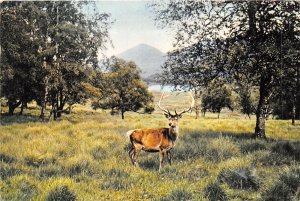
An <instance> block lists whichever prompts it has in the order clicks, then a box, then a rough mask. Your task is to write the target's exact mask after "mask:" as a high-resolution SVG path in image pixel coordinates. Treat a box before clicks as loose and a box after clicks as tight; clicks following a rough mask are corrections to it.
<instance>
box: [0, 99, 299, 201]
mask: <svg viewBox="0 0 300 201" xmlns="http://www.w3.org/2000/svg"><path fill="white" fill-rule="evenodd" d="M156 100H157V96H156ZM172 103H173V104H175V102H172ZM168 104H170V105H171V103H168ZM176 104H178V103H176ZM30 113H32V111H30ZM27 115H28V113H26V111H25V116H13V117H6V116H2V117H1V123H2V124H3V125H2V126H1V127H0V142H1V144H0V168H1V171H0V176H1V180H0V200H276V197H277V198H278V200H279V198H280V199H282V198H284V199H290V200H292V199H294V200H296V199H297V197H296V196H297V195H296V191H297V188H299V182H298V183H297V182H296V184H294V183H295V182H294V183H290V182H291V181H300V178H299V177H300V170H299V161H300V140H299V139H300V125H299V124H297V125H296V126H291V125H290V122H289V121H284V120H268V121H267V127H266V128H267V137H268V138H269V140H267V141H264V140H258V139H253V138H251V134H252V133H253V130H254V126H255V119H254V118H252V119H251V120H249V119H245V118H244V116H243V115H240V114H238V113H236V112H234V113H231V112H228V111H225V112H224V113H222V114H221V116H220V117H221V118H220V119H217V118H216V117H217V115H216V114H208V115H207V117H206V118H200V119H195V118H194V115H193V114H185V115H184V117H183V118H182V119H181V121H180V136H179V139H178V141H177V144H176V147H175V148H174V150H173V155H174V160H173V164H172V166H169V165H166V166H165V167H164V169H163V170H162V171H161V172H160V173H159V172H158V171H157V170H158V165H159V160H158V154H149V153H144V152H143V153H141V154H140V156H139V159H138V161H139V164H140V168H134V167H133V166H132V164H131V162H130V159H129V157H128V153H127V152H128V150H129V148H130V144H129V139H128V138H127V137H126V131H128V130H131V129H134V128H146V127H165V126H167V123H168V122H167V120H166V119H165V118H164V116H163V115H162V114H161V113H160V112H159V111H156V112H155V113H154V114H152V115H141V114H136V113H130V112H128V113H125V120H121V118H120V117H119V116H111V115H109V113H108V112H106V111H93V110H91V109H89V108H88V107H85V106H78V107H76V108H75V109H74V113H72V114H70V115H64V116H63V118H62V120H60V121H55V122H54V121H52V122H40V121H39V120H38V119H37V115H38V111H34V112H33V115H32V119H26V120H24V118H27V117H28V116H27ZM254 161H255V162H256V174H255V176H253V178H252V179H253V181H255V182H256V184H255V185H257V186H255V187H253V186H251V185H249V187H248V186H247V185H243V184H240V183H237V182H240V181H239V178H236V177H235V175H232V174H231V173H232V172H234V171H239V170H250V169H251V164H252V163H253V162H254ZM224 175H225V176H226V177H224ZM221 178H225V179H221ZM297 179H298V180H297ZM277 188H280V189H282V190H281V191H280V192H279V194H280V195H276V196H275V197H274V196H273V197H272V196H271V194H274V192H277V190H276V189H277ZM298 198H299V197H298Z"/></svg>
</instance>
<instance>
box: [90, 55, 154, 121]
mask: <svg viewBox="0 0 300 201" xmlns="http://www.w3.org/2000/svg"><path fill="white" fill-rule="evenodd" d="M107 71H108V72H106V73H103V75H102V78H101V79H102V82H101V83H100V85H99V86H98V87H99V89H100V91H101V95H100V96H98V98H97V100H96V101H95V102H94V103H93V107H94V109H96V108H103V109H111V110H112V113H114V112H115V111H118V112H120V113H121V116H122V119H124V114H125V112H127V111H133V112H137V111H138V110H139V109H141V108H144V113H149V112H150V113H151V112H152V111H153V110H154V108H153V107H152V106H151V104H152V102H153V95H152V94H151V93H150V92H148V89H147V86H146V85H145V84H144V83H143V82H142V80H141V77H140V74H139V73H140V72H139V69H138V67H137V65H136V64H135V63H134V62H132V61H129V62H127V61H125V60H123V59H119V58H117V57H112V58H111V59H110V60H109V62H108V64H107Z"/></svg>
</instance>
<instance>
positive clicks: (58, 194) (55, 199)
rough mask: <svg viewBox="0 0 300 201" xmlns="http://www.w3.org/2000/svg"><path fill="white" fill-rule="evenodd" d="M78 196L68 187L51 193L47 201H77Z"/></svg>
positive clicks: (58, 188)
mask: <svg viewBox="0 0 300 201" xmlns="http://www.w3.org/2000/svg"><path fill="white" fill-rule="evenodd" d="M75 200H76V195H75V193H74V192H73V191H71V190H70V189H69V187H67V186H60V187H57V188H55V189H53V190H52V191H50V192H49V194H48V196H47V198H46V201H75Z"/></svg>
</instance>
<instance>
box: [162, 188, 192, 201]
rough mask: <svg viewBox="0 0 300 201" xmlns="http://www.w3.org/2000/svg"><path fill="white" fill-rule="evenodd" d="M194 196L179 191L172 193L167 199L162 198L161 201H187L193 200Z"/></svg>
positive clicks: (181, 190)
mask: <svg viewBox="0 0 300 201" xmlns="http://www.w3.org/2000/svg"><path fill="white" fill-rule="evenodd" d="M191 199H192V194H191V193H189V192H187V191H185V190H183V189H177V190H174V191H172V192H171V193H170V194H169V195H168V196H167V197H164V198H161V199H160V201H171V200H172V201H177V200H180V201H185V200H191Z"/></svg>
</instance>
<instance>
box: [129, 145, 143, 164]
mask: <svg viewBox="0 0 300 201" xmlns="http://www.w3.org/2000/svg"><path fill="white" fill-rule="evenodd" d="M141 150H142V146H141V145H140V144H135V143H133V148H132V149H131V150H130V151H129V157H130V159H131V162H132V164H133V165H134V166H137V167H138V163H137V157H138V155H139V153H140V152H141Z"/></svg>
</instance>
